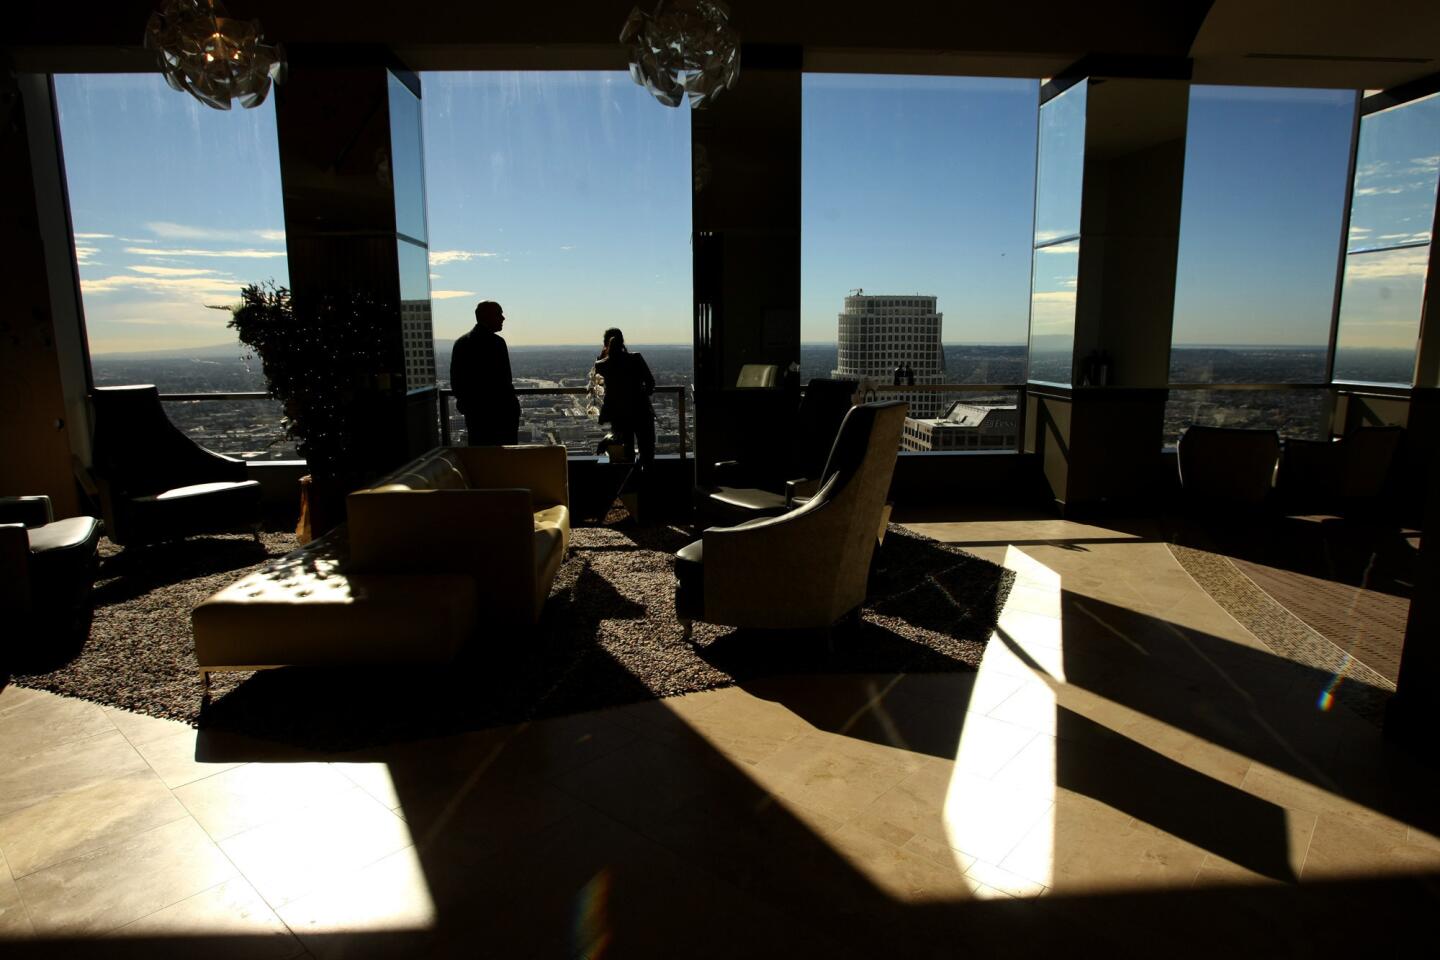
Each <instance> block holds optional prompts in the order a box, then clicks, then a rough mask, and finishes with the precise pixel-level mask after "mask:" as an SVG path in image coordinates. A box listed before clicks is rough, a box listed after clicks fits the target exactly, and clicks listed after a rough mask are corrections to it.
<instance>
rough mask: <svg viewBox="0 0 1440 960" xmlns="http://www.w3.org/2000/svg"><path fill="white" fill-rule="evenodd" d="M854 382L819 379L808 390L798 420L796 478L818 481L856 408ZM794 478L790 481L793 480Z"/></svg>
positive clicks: (794, 465) (796, 432)
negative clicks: (836, 442) (843, 428)
mask: <svg viewBox="0 0 1440 960" xmlns="http://www.w3.org/2000/svg"><path fill="white" fill-rule="evenodd" d="M855 388H856V383H855V381H854V380H825V379H821V378H818V377H817V378H816V379H814V380H811V381H810V383H809V384H808V385H807V386H806V387H805V396H804V397H802V398H801V399H800V407H799V410H798V412H797V413H796V417H795V421H796V422H795V438H796V441H797V443H796V445H795V447H794V448H793V449H794V451H795V460H794V462H793V463H792V464H791V472H792V474H793V477H808V478H811V479H819V478H820V477H821V475H822V474H821V473H820V471H821V470H822V469H823V468H824V466H825V463H826V460H827V458H828V457H829V455H830V453H831V451H832V449H833V448H834V445H835V440H836V438H837V437H838V436H839V433H840V425H841V424H842V423H843V422H844V420H845V415H846V414H847V413H849V412H850V408H851V407H852V406H854V396H855ZM793 477H792V478H791V479H793Z"/></svg>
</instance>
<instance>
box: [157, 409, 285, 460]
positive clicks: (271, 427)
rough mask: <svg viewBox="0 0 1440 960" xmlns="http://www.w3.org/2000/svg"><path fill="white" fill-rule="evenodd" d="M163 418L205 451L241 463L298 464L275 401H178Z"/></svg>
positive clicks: (166, 411) (282, 410)
mask: <svg viewBox="0 0 1440 960" xmlns="http://www.w3.org/2000/svg"><path fill="white" fill-rule="evenodd" d="M165 416H167V417H168V418H169V419H170V422H171V423H173V424H175V426H177V427H179V428H180V430H181V432H183V433H184V434H185V435H186V436H188V437H189V438H190V439H192V440H194V441H195V442H196V443H198V444H200V446H202V447H204V448H205V449H207V450H213V451H215V452H216V453H223V454H225V455H226V456H230V457H239V458H240V459H242V460H299V459H300V453H299V451H297V450H296V449H295V441H294V440H292V439H291V438H290V437H288V436H286V435H285V426H284V424H283V423H282V421H283V419H284V417H285V408H284V406H283V405H282V404H281V403H280V401H278V400H179V401H167V402H166V403H165Z"/></svg>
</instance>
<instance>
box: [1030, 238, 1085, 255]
mask: <svg viewBox="0 0 1440 960" xmlns="http://www.w3.org/2000/svg"><path fill="white" fill-rule="evenodd" d="M1035 252H1036V253H1047V254H1050V253H1079V252H1080V241H1079V240H1069V241H1066V242H1065V243H1052V244H1051V245H1050V246H1048V247H1036V248H1035Z"/></svg>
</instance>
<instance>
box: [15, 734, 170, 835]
mask: <svg viewBox="0 0 1440 960" xmlns="http://www.w3.org/2000/svg"><path fill="white" fill-rule="evenodd" d="M148 769H149V768H148V767H147V766H146V765H145V761H144V759H143V758H141V756H140V754H138V753H136V752H135V748H134V747H132V746H130V742H129V741H128V740H126V739H125V737H124V736H122V735H121V733H120V731H118V730H116V729H114V728H113V727H112V728H111V729H110V731H109V732H108V733H102V734H99V735H98V736H94V737H91V738H89V739H86V740H78V741H75V742H74V743H66V744H61V745H59V746H54V747H51V748H49V749H47V750H45V751H43V752H41V753H35V754H30V755H28V756H25V757H23V758H21V759H15V760H11V761H9V762H7V763H4V764H0V817H3V816H6V815H8V814H10V813H13V812H15V811H16V810H21V809H23V808H25V807H28V806H30V805H31V804H35V803H39V802H40V801H42V800H47V799H49V798H51V797H56V796H59V795H61V794H64V793H68V792H70V791H72V790H83V789H85V788H86V787H90V786H93V785H95V784H97V783H105V782H108V781H110V780H114V779H116V778H117V777H123V776H126V775H128V774H132V773H138V772H141V771H145V770H148Z"/></svg>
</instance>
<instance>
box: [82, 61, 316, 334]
mask: <svg viewBox="0 0 1440 960" xmlns="http://www.w3.org/2000/svg"><path fill="white" fill-rule="evenodd" d="M55 91H56V99H57V101H58V103H59V110H60V129H61V140H62V148H63V150H64V153H65V171H66V176H67V180H68V186H69V192H70V210H71V221H72V223H73V225H74V229H75V252H76V257H77V259H78V260H79V264H80V288H81V293H82V295H83V297H84V304H85V320H86V327H87V332H88V336H89V339H90V350H91V352H92V353H108V352H111V351H130V350H158V349H170V348H174V347H185V346H207V345H210V344H217V343H226V342H229V341H233V339H234V336H235V335H234V332H233V331H230V330H227V329H226V327H225V325H226V323H227V322H228V321H229V319H230V318H229V315H228V314H226V313H224V312H222V311H219V310H209V309H206V306H205V305H206V304H227V303H233V302H234V301H236V300H238V299H239V293H240V288H241V287H242V286H244V285H245V284H246V283H251V282H254V281H258V280H268V279H272V278H273V279H274V280H276V281H277V282H280V283H284V282H286V280H287V278H288V273H287V271H286V262H285V232H284V231H285V217H284V212H283V205H282V201H281V197H280V160H279V154H278V152H277V149H276V143H275V111H274V108H273V106H272V105H271V103H270V102H269V101H267V102H266V103H264V104H262V105H261V106H260V107H257V108H255V109H254V110H242V109H239V108H236V109H234V110H231V111H229V112H221V111H218V110H214V109H211V108H210V107H207V106H204V105H203V104H201V103H200V102H199V101H197V100H196V99H195V98H194V97H190V96H186V95H184V94H180V93H177V92H176V91H174V90H171V89H170V88H169V87H168V86H166V85H165V81H164V80H163V79H162V78H161V77H160V75H159V74H142V75H95V74H91V75H63V76H57V77H56V78H55Z"/></svg>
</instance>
